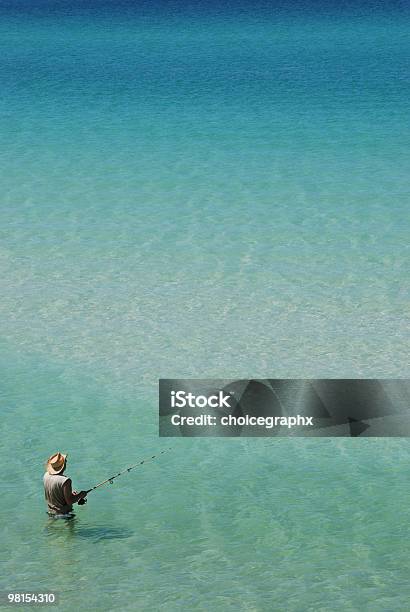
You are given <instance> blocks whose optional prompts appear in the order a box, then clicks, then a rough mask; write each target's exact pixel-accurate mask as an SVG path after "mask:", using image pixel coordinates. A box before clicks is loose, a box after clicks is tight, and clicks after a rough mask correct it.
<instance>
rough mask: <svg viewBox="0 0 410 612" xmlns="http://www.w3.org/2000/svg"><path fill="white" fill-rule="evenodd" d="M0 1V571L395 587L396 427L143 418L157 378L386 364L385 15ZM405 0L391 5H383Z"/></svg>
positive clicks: (396, 68)
mask: <svg viewBox="0 0 410 612" xmlns="http://www.w3.org/2000/svg"><path fill="white" fill-rule="evenodd" d="M295 6H296V8H297V10H294V11H293V12H292V13H291V12H286V11H285V10H283V9H282V10H278V11H272V10H269V9H268V8H267V6H266V5H265V6H263V5H262V4H260V6H259V5H258V8H257V10H253V9H252V10H251V8H250V7H249V6H247V5H246V4H244V3H241V4H240V5H238V7H237V8H232V7H231V8H230V9H229V10H228V9H223V8H219V9H218V10H217V9H216V8H215V7H213V6H212V5H208V8H207V10H204V8H203V7H201V10H199V8H198V7H195V6H194V5H193V4H192V5H188V4H183V3H179V4H176V3H174V4H172V5H168V7H165V6H162V7H160V6H159V5H158V6H157V7H155V8H153V7H152V6H148V5H141V7H142V8H140V9H139V10H136V9H135V7H134V8H133V6H132V4H131V3H126V2H125V3H119V4H116V5H115V7H114V5H109V4H107V3H96V4H95V5H93V4H91V3H89V4H87V5H85V4H84V3H78V4H76V5H74V6H70V7H69V6H68V5H67V4H65V3H62V2H56V3H53V4H51V3H49V2H39V3H36V4H35V5H34V4H33V3H30V2H28V1H25V2H17V1H15V2H14V1H12V2H0V17H1V20H0V58H1V59H0V81H1V98H0V102H1V106H0V184H1V207H0V236H1V243H0V292H1V300H0V323H1V351H0V362H1V369H2V376H1V379H0V403H1V410H2V419H1V424H2V436H1V441H0V453H1V463H2V468H3V486H2V496H1V497H2V499H1V504H0V513H1V516H0V520H1V523H2V525H3V526H2V528H1V529H2V532H1V546H2V548H3V547H4V552H5V554H4V555H3V568H2V571H1V576H2V577H1V579H0V582H1V584H2V588H12V589H19V590H21V589H25V590H26V589H37V590H41V589H46V588H47V589H55V590H56V591H58V592H60V594H61V606H60V607H61V609H69V608H70V607H72V606H76V607H77V608H78V609H90V608H91V609H107V610H108V609H110V608H112V607H116V608H119V609H124V610H125V609H138V610H156V609H164V610H174V609H175V610H177V609H181V608H182V609H186V610H204V609H220V610H229V609H241V610H269V609H286V610H301V609H312V610H313V609H314V610H320V609H323V610H328V609H330V608H331V609H343V610H345V609H347V610H349V609H352V610H356V609H359V608H360V609H369V610H370V609H371V610H386V609H394V610H400V609H406V603H407V601H408V597H409V587H408V581H407V576H408V572H409V561H408V554H407V550H406V546H405V542H406V535H407V529H408V527H407V523H408V510H407V508H408V506H409V503H408V502H409V499H408V497H409V496H408V493H407V489H406V484H407V479H406V473H407V465H408V454H409V450H408V448H409V447H408V443H407V441H406V440H403V441H400V440H394V441H389V440H371V441H370V440H346V441H340V440H272V441H266V440H256V439H252V440H249V441H246V440H221V439H217V440H214V441H212V440H198V439H195V440H175V442H174V443H173V451H172V453H170V454H169V455H167V456H165V457H164V458H163V459H162V460H161V462H158V463H152V464H151V465H149V466H148V465H147V466H145V467H143V468H142V469H141V470H140V472H139V473H137V472H134V473H133V474H130V475H129V476H128V475H127V476H124V478H122V479H119V480H118V481H117V483H116V484H115V485H114V486H113V487H112V488H111V487H108V488H107V489H105V490H103V489H101V490H99V491H98V492H95V493H94V494H93V495H92V496H91V495H90V500H89V503H88V506H86V507H84V508H83V509H79V512H78V518H77V519H76V521H75V523H73V524H71V525H68V524H57V523H52V524H49V523H48V522H47V519H46V518H45V515H44V506H43V499H42V491H41V475H42V462H43V460H44V459H45V458H46V457H47V456H48V455H49V454H51V453H52V452H54V451H55V450H56V449H61V450H63V451H68V452H69V453H70V470H69V473H70V475H72V477H73V480H74V484H75V486H77V488H79V487H88V486H90V485H92V484H93V483H95V482H96V481H98V480H101V479H103V478H104V477H106V476H108V475H109V474H111V473H112V472H113V471H114V472H115V471H116V469H117V468H121V467H125V466H127V465H128V464H130V463H133V462H134V459H138V458H139V457H140V456H141V457H144V456H145V455H150V454H151V452H152V451H155V450H156V449H158V448H162V447H163V445H164V444H163V442H161V441H158V439H157V380H158V378H159V377H176V378H183V377H189V376H192V377H205V378H206V377H209V378H211V377H219V378H222V377H227V378H230V377H241V376H243V377H249V376H254V377H258V376H259V377H264V376H267V375H268V376H270V377H287V376H290V377H292V376H295V377H310V376H314V377H360V376H367V377H390V376H392V377H402V376H406V375H407V370H406V364H407V362H408V352H407V346H408V335H406V329H407V327H406V326H407V325H408V307H407V305H408V293H407V289H408V283H407V270H408V235H409V222H408V213H407V211H408V193H409V181H408V175H409V167H408V166H409V164H408V141H409V136H410V128H409V125H410V122H409V112H408V99H409V81H408V62H409V56H410V44H409V37H408V26H409V16H408V14H406V13H405V12H404V10H403V9H400V5H399V3H397V4H394V7H395V10H394V11H393V10H391V11H390V13H387V12H384V13H383V12H380V11H373V12H372V11H371V10H370V6H369V5H368V4H363V5H362V10H361V9H360V8H359V7H358V6H356V7H355V8H352V6H350V8H349V7H347V8H346V9H343V8H342V9H339V10H336V8H334V9H329V6H327V8H326V7H322V8H321V7H320V6H319V5H315V7H312V6H310V7H309V9H308V7H304V6H303V5H302V4H300V3H299V4H297V5H295ZM403 6H404V5H403Z"/></svg>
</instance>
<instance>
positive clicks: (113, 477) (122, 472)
mask: <svg viewBox="0 0 410 612" xmlns="http://www.w3.org/2000/svg"><path fill="white" fill-rule="evenodd" d="M170 450H172V449H171V448H166V449H165V450H163V451H161V452H160V453H157V454H156V455H152V456H151V457H147V458H146V459H142V461H138V463H135V464H134V465H130V467H127V468H125V470H122V471H121V472H118V474H114V476H111V477H110V478H106V479H105V480H103V481H102V482H99V483H98V484H96V485H95V486H94V487H91V489H88V490H87V491H86V493H87V494H88V493H91V491H95V489H98V488H99V487H102V486H103V485H105V484H107V483H110V484H113V481H114V480H115V479H116V478H118V476H122V475H123V474H126V473H128V472H131V470H134V469H135V468H137V467H139V466H141V465H144V464H145V463H149V462H150V461H153V459H157V458H158V457H160V456H161V455H163V454H164V453H167V452H168V451H170ZM86 502H87V500H86V499H85V498H83V499H80V500H79V501H78V504H79V505H80V506H83V505H84V504H85V503H86Z"/></svg>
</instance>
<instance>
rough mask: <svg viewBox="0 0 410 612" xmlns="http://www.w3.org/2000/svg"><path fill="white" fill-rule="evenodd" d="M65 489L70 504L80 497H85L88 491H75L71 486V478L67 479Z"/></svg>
mask: <svg viewBox="0 0 410 612" xmlns="http://www.w3.org/2000/svg"><path fill="white" fill-rule="evenodd" d="M63 491H64V497H65V500H66V502H67V505H68V506H71V505H72V504H76V503H77V502H78V501H79V500H80V499H84V497H86V495H87V491H80V492H79V493H74V492H73V490H72V487H71V478H69V479H68V480H66V481H65V483H64V485H63Z"/></svg>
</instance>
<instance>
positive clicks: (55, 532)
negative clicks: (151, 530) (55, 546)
mask: <svg viewBox="0 0 410 612" xmlns="http://www.w3.org/2000/svg"><path fill="white" fill-rule="evenodd" d="M44 531H45V533H46V535H47V536H48V537H51V538H53V539H56V540H60V539H62V538H64V539H66V538H67V536H68V537H69V538H70V539H71V538H84V539H89V540H94V541H96V542H99V541H101V540H125V539H127V538H130V537H131V536H132V535H133V531H132V530H131V529H128V528H126V527H113V526H110V525H108V526H107V525H96V526H92V527H87V526H83V525H81V524H80V523H79V522H78V519H75V518H73V519H71V520H64V519H52V518H50V519H49V520H48V521H47V524H46V526H45V528H44Z"/></svg>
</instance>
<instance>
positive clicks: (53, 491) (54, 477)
mask: <svg viewBox="0 0 410 612" xmlns="http://www.w3.org/2000/svg"><path fill="white" fill-rule="evenodd" d="M67 480H70V479H69V478H68V477H67V476H63V475H62V474H49V473H48V472H46V473H45V474H44V477H43V482H44V495H45V498H46V502H47V506H48V511H49V513H50V514H67V513H68V512H71V511H72V509H73V507H72V506H71V505H69V504H67V502H66V499H65V495H64V490H63V486H64V484H65V483H66V482H67Z"/></svg>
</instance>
